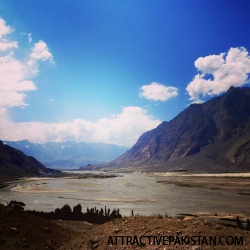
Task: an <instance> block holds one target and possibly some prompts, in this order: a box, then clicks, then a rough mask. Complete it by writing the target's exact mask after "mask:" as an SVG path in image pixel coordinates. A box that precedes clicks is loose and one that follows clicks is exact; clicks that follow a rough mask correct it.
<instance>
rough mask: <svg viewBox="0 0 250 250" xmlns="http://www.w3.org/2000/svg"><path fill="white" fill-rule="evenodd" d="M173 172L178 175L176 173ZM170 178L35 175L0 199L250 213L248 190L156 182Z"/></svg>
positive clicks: (32, 204) (33, 204)
mask: <svg viewBox="0 0 250 250" xmlns="http://www.w3.org/2000/svg"><path fill="white" fill-rule="evenodd" d="M170 175H171V178H175V174H170ZM177 177H178V174H176V178H177ZM167 178H169V175H168V174H154V173H138V172H135V173H122V174H119V177H115V178H106V179H41V180H36V179H35V180H32V181H26V182H19V183H15V184H12V185H10V186H9V187H7V188H4V189H1V190H0V202H1V203H6V202H8V201H10V200H19V201H23V202H24V203H25V204H26V209H32V210H33V209H35V210H40V211H41V210H43V211H53V210H54V209H56V208H58V207H62V206H63V205H64V204H69V205H70V206H71V207H73V206H75V205H77V204H79V203H80V204H81V205H82V208H83V212H84V211H86V209H87V207H88V208H91V207H97V208H101V207H102V208H104V206H107V208H110V209H113V208H119V209H120V213H121V214H122V215H130V214H131V211H132V210H133V211H134V214H137V213H138V214H141V215H152V214H162V215H164V214H168V215H170V216H175V215H177V214H179V213H192V214H195V213H198V212H212V213H219V212H227V213H242V211H244V214H247V215H250V195H240V194H237V193H236V192H232V191H223V190H213V189H206V188H198V187H178V186H176V185H174V184H167V185H166V184H162V183H159V182H157V181H164V180H166V179H167ZM194 178H195V176H194ZM196 178H198V179H199V178H201V177H200V176H196ZM225 178H226V177H225Z"/></svg>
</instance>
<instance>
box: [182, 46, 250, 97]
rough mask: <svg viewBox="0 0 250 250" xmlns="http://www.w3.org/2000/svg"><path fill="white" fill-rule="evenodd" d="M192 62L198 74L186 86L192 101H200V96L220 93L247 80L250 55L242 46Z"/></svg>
mask: <svg viewBox="0 0 250 250" xmlns="http://www.w3.org/2000/svg"><path fill="white" fill-rule="evenodd" d="M194 64H195V67H196V68H197V69H198V74H197V75H195V77H194V79H193V80H192V81H191V82H190V83H189V84H188V86H187V88H186V90H187V91H188V94H189V95H190V100H193V101H194V102H202V97H205V96H210V95H218V94H221V93H223V92H225V91H227V90H228V89H229V88H230V86H234V87H239V86H242V85H244V84H246V83H248V80H249V73H250V56H249V54H248V51H247V50H246V49H245V48H243V47H238V48H230V50H229V51H228V52H227V53H221V54H220V55H210V56H206V57H200V58H198V59H197V60H196V61H195V63H194Z"/></svg>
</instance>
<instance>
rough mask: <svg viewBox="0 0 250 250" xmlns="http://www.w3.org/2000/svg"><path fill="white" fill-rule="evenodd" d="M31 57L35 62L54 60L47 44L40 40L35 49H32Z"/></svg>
mask: <svg viewBox="0 0 250 250" xmlns="http://www.w3.org/2000/svg"><path fill="white" fill-rule="evenodd" d="M30 57H31V58H32V59H34V60H42V61H46V60H51V61H52V60H53V56H52V54H51V53H50V52H49V49H48V47H47V44H46V43H45V42H44V41H42V40H40V41H39V42H37V43H35V45H34V48H33V49H32V53H31V54H30Z"/></svg>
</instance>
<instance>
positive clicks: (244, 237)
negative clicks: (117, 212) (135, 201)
mask: <svg viewBox="0 0 250 250" xmlns="http://www.w3.org/2000/svg"><path fill="white" fill-rule="evenodd" d="M216 216H217V217H219V215H216ZM195 218H196V217H190V216H181V217H179V218H168V217H163V216H160V215H158V216H149V217H146V216H133V217H125V218H121V219H116V220H114V221H111V222H108V223H105V224H102V225H95V224H90V223H87V222H84V221H62V220H60V221H58V220H57V221H49V220H45V219H41V218H39V217H37V216H34V215H30V214H28V213H26V212H24V211H15V210H13V209H11V208H8V207H6V206H3V205H0V249H31V250H35V249H37V250H40V249H51V250H52V249H65V250H69V249H72V250H73V249H82V250H84V249H86V250H87V249H89V250H91V249H100V250H105V249H119V250H121V249H124V250H125V249H183V248H185V249H192V250H195V249H196V250H198V249H249V247H250V231H247V230H245V229H244V228H243V229H239V228H235V227H228V226H224V225H221V224H219V223H217V222H216V221H215V222H213V220H214V219H213V220H211V219H209V220H205V219H197V218H196V219H195ZM242 221H243V220H242ZM110 236H111V238H110ZM118 236H124V237H125V238H124V242H123V244H122V241H121V238H120V237H118ZM141 236H143V237H144V238H142V239H143V240H142V241H143V243H145V244H146V245H142V244H140V242H138V244H137V243H136V240H135V238H137V239H140V237H141ZM148 236H152V237H157V240H158V241H159V242H161V243H159V245H158V243H157V241H156V240H154V239H155V238H151V240H150V242H149V238H148ZM161 236H162V237H163V236H173V237H174V238H171V240H172V241H171V245H168V244H169V241H166V242H165V244H167V245H163V244H162V242H163V241H162V237H161ZM188 236H189V237H191V236H194V237H195V238H193V239H196V242H195V244H194V242H191V241H190V243H189V244H188V245H186V244H187V243H185V242H188V240H187V239H188ZM204 236H205V237H206V239H205V238H204ZM210 236H211V237H215V236H216V238H217V240H218V239H219V238H220V237H222V236H223V238H221V243H222V244H225V241H226V240H227V242H228V244H227V245H221V244H218V245H216V246H213V245H211V244H210V243H209V244H208V241H207V239H209V237H210ZM115 237H118V238H116V239H117V244H116V242H115ZM184 237H186V240H185V241H184V242H182V240H181V239H182V238H184ZM235 237H237V239H238V240H237V242H238V243H239V244H236V240H235V239H236V238H235ZM127 239H129V240H130V241H129V242H127ZM131 239H132V241H131ZM199 239H200V241H199ZM179 240H180V241H179ZM232 241H233V242H232ZM199 242H200V243H199ZM132 243H133V244H132ZM174 243H175V244H174ZM191 243H193V245H191ZM230 244H232V245H230ZM235 244H236V245H235Z"/></svg>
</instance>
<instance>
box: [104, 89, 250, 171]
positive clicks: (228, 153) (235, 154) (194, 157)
mask: <svg viewBox="0 0 250 250" xmlns="http://www.w3.org/2000/svg"><path fill="white" fill-rule="evenodd" d="M101 167H105V168H129V169H132V170H149V171H204V172H217V171H219V172H220V171H227V172H228V171H229V172H231V171H249V170H250V88H247V87H245V88H235V87H231V88H230V89H229V90H228V91H227V92H226V93H225V94H223V95H221V96H219V97H215V98H213V99H211V100H209V101H207V102H205V103H202V104H191V105H190V106H189V107H188V108H186V109H185V110H184V111H183V112H181V113H180V114H179V115H177V116H176V117H175V118H174V119H172V120H171V121H169V122H166V121H165V122H162V123H161V124H160V125H159V126H158V127H156V128H155V129H153V130H151V131H148V132H146V133H144V134H142V135H141V136H140V138H139V139H138V141H137V143H136V144H135V145H134V146H133V147H132V148H131V149H129V150H128V151H126V152H125V153H124V154H123V155H121V156H120V157H118V158H117V159H115V160H114V161H112V162H110V163H108V164H104V165H102V166H101Z"/></svg>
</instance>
